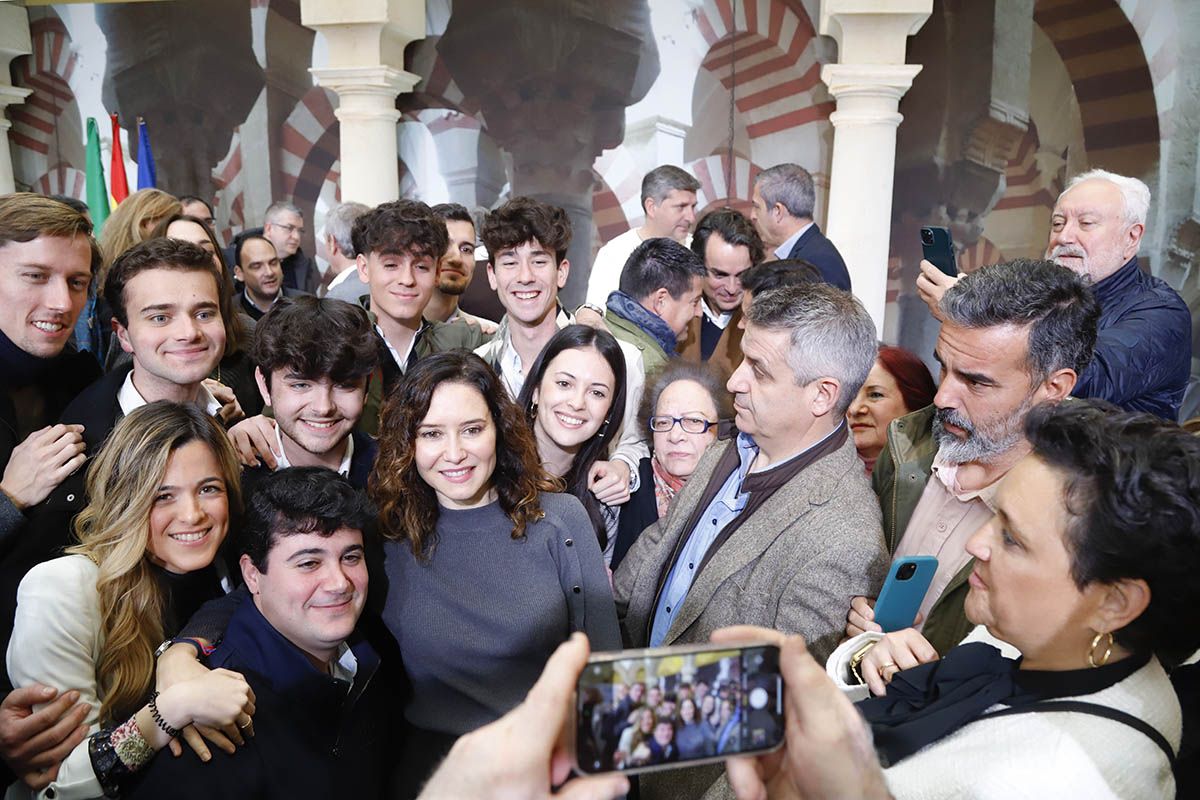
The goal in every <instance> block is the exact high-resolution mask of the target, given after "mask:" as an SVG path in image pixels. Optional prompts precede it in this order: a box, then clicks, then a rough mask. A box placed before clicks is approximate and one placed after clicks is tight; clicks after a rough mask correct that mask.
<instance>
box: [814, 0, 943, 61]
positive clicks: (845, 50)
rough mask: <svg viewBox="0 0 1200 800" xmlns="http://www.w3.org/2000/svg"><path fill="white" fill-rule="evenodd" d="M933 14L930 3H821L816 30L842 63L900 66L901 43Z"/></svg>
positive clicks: (826, 0) (909, 0) (848, 0)
mask: <svg viewBox="0 0 1200 800" xmlns="http://www.w3.org/2000/svg"><path fill="white" fill-rule="evenodd" d="M931 13H933V0H821V15H820V25H819V31H820V33H821V35H822V36H829V37H832V38H833V39H834V40H836V41H837V43H838V61H840V62H842V63H843V64H903V63H904V51H905V44H906V42H907V39H908V37H909V36H912V35H913V34H914V33H916V32H917V31H918V30H920V28H921V26H922V25H924V24H925V20H927V19H928V18H929V15H930V14H931Z"/></svg>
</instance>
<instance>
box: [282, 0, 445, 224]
mask: <svg viewBox="0 0 1200 800" xmlns="http://www.w3.org/2000/svg"><path fill="white" fill-rule="evenodd" d="M300 16H301V20H302V21H303V22H304V24H305V25H306V26H308V27H310V28H313V29H314V30H316V31H318V32H319V33H321V34H322V35H324V36H325V40H326V42H327V44H328V46H329V66H327V67H322V68H320V69H313V70H311V72H312V74H313V77H314V78H315V79H316V81H317V83H318V84H319V85H321V86H325V87H328V88H329V89H330V90H332V91H334V92H335V93H337V96H338V108H337V111H336V112H335V114H336V115H337V118H338V121H339V122H340V123H341V129H340V139H341V150H340V155H339V157H340V160H341V170H342V180H341V188H342V198H343V199H345V200H355V201H358V202H360V203H366V204H368V205H376V204H378V203H383V202H387V201H389V200H396V199H397V198H398V197H399V196H400V174H399V170H398V167H397V155H398V153H397V130H396V124H397V122H398V121H399V119H400V112H399V111H397V110H396V95H397V94H399V93H401V92H410V91H412V88H413V87H414V86H416V85H417V82H418V81H419V80H420V76H418V75H414V74H412V73H411V72H406V71H405V70H404V69H403V67H404V48H405V46H406V45H407V44H408V43H409V42H412V41H415V40H417V39H421V38H424V36H425V3H424V0H389V2H386V3H383V2H378V1H377V0H301V4H300Z"/></svg>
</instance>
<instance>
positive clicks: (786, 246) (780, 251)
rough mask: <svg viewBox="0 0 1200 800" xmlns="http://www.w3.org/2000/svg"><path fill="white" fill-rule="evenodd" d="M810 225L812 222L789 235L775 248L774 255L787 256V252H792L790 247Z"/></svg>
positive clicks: (777, 256) (778, 256)
mask: <svg viewBox="0 0 1200 800" xmlns="http://www.w3.org/2000/svg"><path fill="white" fill-rule="evenodd" d="M812 226H813V224H812V223H811V222H810V223H808V224H807V225H805V226H804V227H803V228H801V229H800V230H798V231H796V232H795V233H793V234H792V235H791V236H789V237H788V239H787V241H786V242H784V243H783V244H781V245H779V247H776V248H775V257H776V258H787V257H788V254H789V253H791V252H792V248H793V247H795V246H796V242H798V241H800V237H801V236H803V235H804V234H805V233H806V232H807V231H808V229H809V228H811V227H812Z"/></svg>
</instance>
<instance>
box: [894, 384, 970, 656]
mask: <svg viewBox="0 0 1200 800" xmlns="http://www.w3.org/2000/svg"><path fill="white" fill-rule="evenodd" d="M934 411H935V409H934V407H933V406H926V407H925V408H922V409H921V410H920V411H914V412H913V413H911V414H908V415H907V416H903V417H900V418H899V419H896V420H893V421H892V424H891V425H889V426H888V431H887V444H886V445H884V447H883V452H881V453H880V454H879V458H878V460H876V462H875V471H874V473H873V474H872V475H871V487H872V488H873V489H874V490H875V494H876V495H877V496H878V497H879V506H880V510H882V511H883V538H884V539H885V541H886V542H887V547H888V551H889V552H890V553H892V554H893V555H895V552H896V545H897V544H899V543H900V538H901V537H902V536H903V535H904V531H905V530H906V529H907V528H908V523H909V520H911V519H912V515H913V511H915V510H916V508H917V503H919V502H920V501H921V495H922V493H924V491H925V483H926V482H927V481H928V480H929V478H930V477H931V476H932V475H933V458H934V456H936V455H937V443H936V442H935V441H934V439H933V414H934ZM974 566H975V560H974V559H971V561H970V562H968V563H967V565H966V566H964V567H963V568H962V569H961V570H959V572H958V574H957V575H955V576H954V577H953V578H952V579H951V580H950V583H949V584H948V585H947V586H946V589H945V591H943V592H942V596H941V597H939V598H938V600H937V602H936V603H934V604H933V608H931V609H929V618H928V619H927V620H925V626H924V628H922V630H921V633H922V635H923V636H924V637H925V638H926V639H927V640H928V641H929V643H930V644H931V645H933V646H934V648H936V649H937V651H938V653H939V654H941V655H945V654H946V653H947V652H948V651H949V650H950V648H952V647H954V646H955V645H957V644H958V643H959V642H961V641H962V640H963V637H965V636H966V635H967V634H968V633H969V632H970V631H971V629H972V628H973V627H974V625H972V624H971V623H970V622H968V621H967V615H966V612H965V611H964V609H963V604H964V603H965V602H966V599H967V592H968V590H969V589H970V587H969V586H968V585H967V578H968V577H970V575H971V570H972V568H973V567H974Z"/></svg>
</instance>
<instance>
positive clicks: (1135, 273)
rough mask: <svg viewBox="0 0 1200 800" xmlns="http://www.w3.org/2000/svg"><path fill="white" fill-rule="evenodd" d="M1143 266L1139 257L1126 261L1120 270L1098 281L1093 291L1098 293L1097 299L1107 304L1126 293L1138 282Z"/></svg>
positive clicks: (1102, 304)
mask: <svg viewBox="0 0 1200 800" xmlns="http://www.w3.org/2000/svg"><path fill="white" fill-rule="evenodd" d="M1141 272H1142V268H1141V265H1140V264H1138V257H1137V255H1134V257H1133V258H1131V259H1129V260H1128V261H1126V262H1125V265H1124V266H1122V267H1121V268H1120V269H1119V270H1117V271H1116V272H1114V273H1113V274H1112V275H1109V276H1108V277H1107V278H1105V279H1104V280H1102V281H1097V282H1096V283H1094V284H1093V285H1092V293H1093V294H1095V295H1096V300H1098V301H1099V302H1100V305H1101V306H1104V305H1106V304H1107V303H1108V302H1109V301H1110V300H1112V299H1113V298H1115V297H1118V296H1120V295H1122V294H1124V293H1125V291H1126V290H1127V289H1129V287H1131V286H1133V285H1134V284H1135V283H1137V279H1138V278H1139V277H1140V276H1141Z"/></svg>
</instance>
